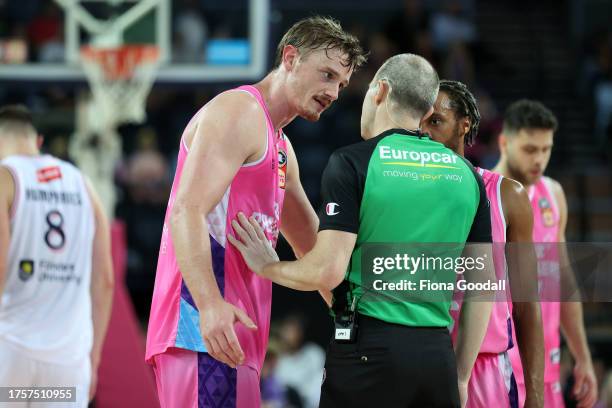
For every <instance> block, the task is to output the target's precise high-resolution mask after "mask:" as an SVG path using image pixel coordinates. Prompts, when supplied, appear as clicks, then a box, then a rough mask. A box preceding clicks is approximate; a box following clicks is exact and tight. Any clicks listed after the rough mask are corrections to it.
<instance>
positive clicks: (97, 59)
mask: <svg viewBox="0 0 612 408" xmlns="http://www.w3.org/2000/svg"><path fill="white" fill-rule="evenodd" d="M81 60H82V63H83V69H84V71H85V75H86V77H87V81H88V82H89V85H90V88H91V92H92V94H93V100H94V103H95V104H96V105H97V107H98V108H99V109H100V110H101V111H102V112H101V114H104V115H105V118H106V119H107V120H108V123H110V124H112V125H118V124H121V123H142V122H143V121H144V120H145V117H146V115H145V104H146V98H147V95H148V94H149V91H150V89H151V86H152V85H153V80H154V79H155V71H156V69H157V65H158V62H159V49H158V47H156V46H152V45H122V46H120V47H114V48H101V47H94V46H91V45H89V46H84V47H82V48H81Z"/></svg>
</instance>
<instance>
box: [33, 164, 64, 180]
mask: <svg viewBox="0 0 612 408" xmlns="http://www.w3.org/2000/svg"><path fill="white" fill-rule="evenodd" d="M36 177H37V179H38V182H39V183H48V182H50V181H53V180H58V179H61V178H62V171H61V170H60V168H59V166H51V167H45V168H42V169H40V170H38V171H37V172H36Z"/></svg>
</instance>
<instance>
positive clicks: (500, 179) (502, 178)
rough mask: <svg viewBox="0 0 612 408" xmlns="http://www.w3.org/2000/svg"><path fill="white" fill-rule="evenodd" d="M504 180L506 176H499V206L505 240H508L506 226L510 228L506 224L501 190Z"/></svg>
mask: <svg viewBox="0 0 612 408" xmlns="http://www.w3.org/2000/svg"><path fill="white" fill-rule="evenodd" d="M503 180H504V176H501V175H500V176H499V179H498V180H497V207H499V215H500V216H501V222H502V225H503V226H504V242H506V241H507V239H508V235H507V234H506V228H508V226H507V224H506V215H505V214H504V206H503V205H502V201H503V200H502V192H501V185H502V181H503Z"/></svg>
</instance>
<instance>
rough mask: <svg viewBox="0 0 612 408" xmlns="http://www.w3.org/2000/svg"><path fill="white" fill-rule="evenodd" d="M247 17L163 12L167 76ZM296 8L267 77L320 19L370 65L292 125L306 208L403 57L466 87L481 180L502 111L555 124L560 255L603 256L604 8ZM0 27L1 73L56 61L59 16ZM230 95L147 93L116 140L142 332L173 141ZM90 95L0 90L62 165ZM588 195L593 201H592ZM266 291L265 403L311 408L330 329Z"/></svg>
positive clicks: (310, 299) (18, 10)
mask: <svg viewBox="0 0 612 408" xmlns="http://www.w3.org/2000/svg"><path fill="white" fill-rule="evenodd" d="M219 3H223V4H219ZM246 3H247V1H246V0H245V1H237V0H235V1H224V2H211V1H204V0H177V1H172V2H171V4H172V21H173V22H172V28H173V31H172V57H171V58H172V62H173V63H175V64H181V63H192V64H193V63H202V64H204V63H206V52H205V50H206V44H207V41H210V40H211V39H215V38H244V37H246V36H247V33H248V23H247V22H248V15H247V11H246ZM305 3H307V4H306V5H304V4H302V2H300V1H297V0H286V1H282V0H272V1H271V6H272V11H271V22H270V27H271V36H270V44H269V58H268V60H269V61H270V64H271V63H272V60H273V53H274V51H275V46H276V44H277V42H278V40H279V39H280V35H281V34H282V33H283V32H284V31H285V30H286V29H287V28H288V27H289V26H290V25H291V24H293V23H294V22H295V21H296V20H298V19H299V18H302V17H304V16H307V15H312V14H315V13H317V14H324V15H331V16H332V17H335V18H337V19H339V20H340V21H341V23H342V25H343V27H344V28H345V29H348V30H349V31H351V32H352V33H354V34H355V35H357V36H358V37H359V38H360V39H361V41H362V44H363V45H364V47H365V48H366V49H368V50H369V51H370V57H369V63H368V64H367V66H366V67H365V68H363V69H362V70H361V71H359V72H357V73H356V74H355V75H353V78H352V79H351V83H350V86H349V87H348V88H347V89H346V90H345V91H343V93H342V94H341V96H340V99H339V101H338V102H336V103H335V104H334V105H333V106H332V108H330V110H329V111H328V112H326V113H325V114H324V115H323V116H322V118H321V120H320V121H319V122H317V123H309V122H306V121H303V120H297V121H294V122H293V123H292V124H291V125H290V126H288V127H287V128H286V129H285V133H286V134H287V135H288V136H289V138H290V139H291V141H292V143H293V146H294V147H295V149H296V152H297V156H298V160H299V163H300V173H301V178H302V183H303V185H304V187H305V189H306V192H307V194H308V197H309V198H310V200H311V202H312V203H313V205H314V206H315V208H316V206H317V205H318V200H319V197H318V195H319V185H320V176H321V173H322V171H323V168H324V166H325V164H326V162H327V159H328V157H329V155H330V153H331V152H332V151H333V150H335V149H336V148H338V147H340V146H343V145H346V144H349V143H353V142H357V141H359V140H360V135H359V118H360V114H361V105H362V101H363V95H364V93H365V90H366V88H367V85H368V83H369V81H370V80H371V78H372V77H373V74H374V73H375V71H376V70H377V68H378V67H379V66H380V65H381V64H382V62H383V61H384V60H385V59H387V58H388V57H390V56H392V55H394V54H397V53H402V52H411V53H416V54H420V55H422V56H424V57H426V58H427V59H428V60H429V61H431V62H432V63H433V64H434V66H435V67H436V68H437V70H438V72H439V74H440V77H441V78H447V79H455V80H460V81H462V82H464V83H466V84H467V85H468V87H469V88H470V89H471V90H472V91H473V92H474V94H475V95H476V97H477V99H478V103H479V107H480V111H481V114H482V121H481V124H480V132H479V134H478V136H477V139H476V144H475V145H474V146H473V147H472V148H470V149H469V150H468V157H469V158H470V159H471V160H472V162H473V163H474V164H477V165H480V166H482V167H485V168H491V167H492V166H493V165H494V164H495V163H496V162H497V158H498V148H497V135H498V134H499V132H500V130H501V120H502V116H503V110H504V109H505V107H506V106H507V105H508V104H509V103H510V102H511V101H513V100H515V99H518V98H519V97H530V98H535V99H540V100H542V101H543V102H544V103H545V104H547V105H548V106H549V107H550V108H551V109H552V110H553V111H554V112H555V113H556V114H557V116H558V117H559V120H560V129H559V132H558V134H557V136H556V140H555V143H556V145H555V149H554V151H553V158H552V162H551V168H550V171H549V173H551V174H553V175H554V176H556V177H557V178H558V179H559V180H560V181H561V183H562V184H563V185H564V187H565V189H566V192H567V194H568V200H569V203H570V223H569V226H568V240H570V241H571V240H583V241H584V240H591V241H610V240H612V204H611V200H612V199H611V198H610V197H612V194H610V193H611V192H612V177H611V172H610V166H609V163H610V160H609V159H610V154H609V151H610V149H611V148H610V147H611V145H612V143H611V142H612V139H611V130H612V128H611V124H612V29H611V28H610V24H609V22H610V21H612V7H611V6H610V5H607V2H606V1H598V0H590V1H579V0H575V1H572V0H565V1H542V2H537V4H531V2H529V1H527V0H517V1H509V0H508V1H488V0H433V1H419V0H379V1H376V2H372V3H376V4H367V3H369V2H367V3H366V2H353V1H346V0H337V1H326V2H324V1H311V2H305ZM608 3H609V2H608ZM100 7H102V6H100ZM0 16H2V17H1V18H0V63H4V64H6V63H21V62H40V63H43V62H44V63H62V62H63V61H64V23H63V18H64V15H63V11H62V10H61V9H60V8H59V7H58V6H57V5H56V4H55V3H54V2H52V1H49V0H20V1H12V0H0ZM606 21H607V24H606ZM235 85H238V84H213V83H201V84H195V85H194V84H190V85H188V86H185V85H184V84H183V85H181V84H176V86H174V85H173V86H169V85H167V84H164V85H160V86H155V87H154V88H153V90H152V92H151V94H150V96H149V98H148V101H147V114H148V120H147V121H146V123H144V124H142V125H128V126H122V127H121V128H120V129H119V132H120V134H121V136H122V143H123V151H124V159H123V160H122V161H121V162H120V163H118V165H117V169H116V175H115V177H116V185H117V189H118V191H119V193H120V200H119V203H118V206H117V208H116V217H117V218H118V219H121V220H124V221H125V225H126V228H127V243H128V264H127V285H128V288H129V290H130V293H131V295H132V299H133V301H134V306H135V308H136V311H137V313H138V315H139V317H140V319H141V321H142V323H143V327H146V319H147V317H148V312H149V307H150V299H151V293H152V289H153V282H154V277H155V268H156V262H157V254H158V250H159V241H160V236H161V230H162V228H161V225H162V222H163V217H164V213H165V208H166V203H167V199H168V195H169V191H170V187H171V183H172V176H173V174H174V167H175V162H176V155H177V149H178V146H179V143H178V142H179V138H180V136H181V132H182V130H183V128H184V126H185V125H186V123H187V122H188V120H189V119H190V118H191V116H192V115H193V114H194V113H195V112H196V110H197V109H198V108H199V107H201V106H202V105H204V104H205V103H206V102H207V101H208V100H209V99H210V98H211V97H213V96H214V95H215V94H216V93H218V92H219V91H221V90H223V89H227V88H228V87H231V86H235ZM84 89H85V84H84V83H83V84H79V85H76V86H75V84H48V83H10V82H6V81H5V82H2V83H0V104H6V103H25V104H26V105H28V106H29V107H30V108H31V109H32V110H33V112H34V113H35V115H36V119H37V123H38V128H39V130H40V131H41V132H42V134H43V135H44V136H45V138H46V141H45V150H46V151H48V152H50V153H51V154H54V155H56V156H59V157H61V158H64V159H68V160H70V157H69V154H68V140H69V138H70V136H71V133H72V131H73V129H74V106H75V99H76V98H77V96H78V94H79V93H80V92H82V91H83V90H84ZM584 180H587V184H586V186H587V187H584ZM589 180H590V181H589ZM593 180H594V181H593ZM589 183H590V184H589ZM591 184H593V185H594V186H595V187H593V188H594V189H593V190H588V189H589V188H590V187H588V186H590V185H591ZM279 245H280V247H279V252H280V254H281V258H285V259H289V258H291V256H292V254H291V251H290V249H289V248H288V246H287V245H286V243H284V242H282V241H281V243H280V244H279ZM274 290H275V294H274V302H273V318H274V319H275V322H274V323H273V328H272V333H271V340H270V349H269V353H268V357H267V359H266V362H265V365H264V369H263V372H262V377H263V378H262V395H263V397H264V399H265V400H266V401H267V404H268V405H267V406H268V407H285V406H293V407H314V406H316V405H317V401H318V390H319V387H320V383H321V376H322V367H323V363H324V351H323V349H322V347H321V345H323V344H324V342H325V341H326V339H328V338H329V337H328V336H329V333H330V328H329V327H328V326H329V324H328V323H329V321H330V320H329V319H328V318H327V316H326V311H325V307H324V306H323V302H322V301H321V300H320V299H318V298H317V296H316V295H314V294H304V293H298V292H291V291H288V290H285V289H282V288H278V287H275V289H274ZM610 309H611V308H610V307H609V305H605V304H604V305H585V310H586V323H587V327H588V328H589V339H590V340H591V344H592V345H593V355H594V361H595V364H596V370H597V371H598V375H599V380H600V384H601V392H600V395H601V397H602V401H601V402H600V404H601V405H600V406H601V407H603V406H608V407H611V406H612V376H611V374H610V372H609V371H608V365H609V364H611V363H612V358H611V357H612V356H611V355H610V349H612V347H610V345H611V344H612V316H611V313H612V311H611V310H610ZM292 311H293V312H295V313H293V312H292ZM290 312H292V313H293V314H289V313H290ZM305 316H308V318H306V317H305ZM606 353H607V354H606ZM566 354H567V353H566ZM568 367H569V365H568ZM606 372H607V373H608V374H606ZM605 398H607V401H608V402H607V404H608V405H604V404H605V402H604V399H605Z"/></svg>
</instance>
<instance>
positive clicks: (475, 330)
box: [454, 211, 495, 407]
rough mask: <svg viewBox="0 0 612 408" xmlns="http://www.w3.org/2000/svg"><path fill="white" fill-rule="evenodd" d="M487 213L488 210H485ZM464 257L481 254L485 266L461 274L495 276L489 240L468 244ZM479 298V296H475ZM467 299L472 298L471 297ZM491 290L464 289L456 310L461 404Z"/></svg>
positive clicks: (481, 336) (486, 321) (486, 318)
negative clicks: (458, 312)
mask: <svg viewBox="0 0 612 408" xmlns="http://www.w3.org/2000/svg"><path fill="white" fill-rule="evenodd" d="M487 214H488V211H487ZM462 256H463V257H465V258H468V259H469V258H472V259H476V258H477V257H483V258H484V263H485V268H484V269H483V270H482V271H478V272H477V273H475V272H474V271H466V272H465V273H464V278H465V279H466V280H467V281H468V282H478V281H483V282H486V281H487V280H491V281H494V280H495V266H494V264H493V251H492V247H491V244H490V243H482V244H475V243H472V244H470V245H467V246H466V248H465V249H464V251H463V254H462ZM476 298H478V300H476ZM469 299H475V300H473V301H470V300H469ZM494 299H495V292H494V291H485V290H481V291H479V290H466V291H465V301H464V302H463V305H462V306H461V313H460V314H459V321H458V328H457V338H456V340H455V344H454V349H455V355H456V358H457V380H458V382H459V383H458V386H459V398H460V400H461V406H462V407H463V406H465V403H466V401H467V397H468V395H467V390H468V383H469V381H470V376H471V374H472V369H473V368H474V362H475V361H476V357H478V352H479V351H480V347H481V345H482V341H483V340H484V338H485V334H486V333H487V327H488V326H489V320H490V318H491V310H492V309H493V300H494Z"/></svg>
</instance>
